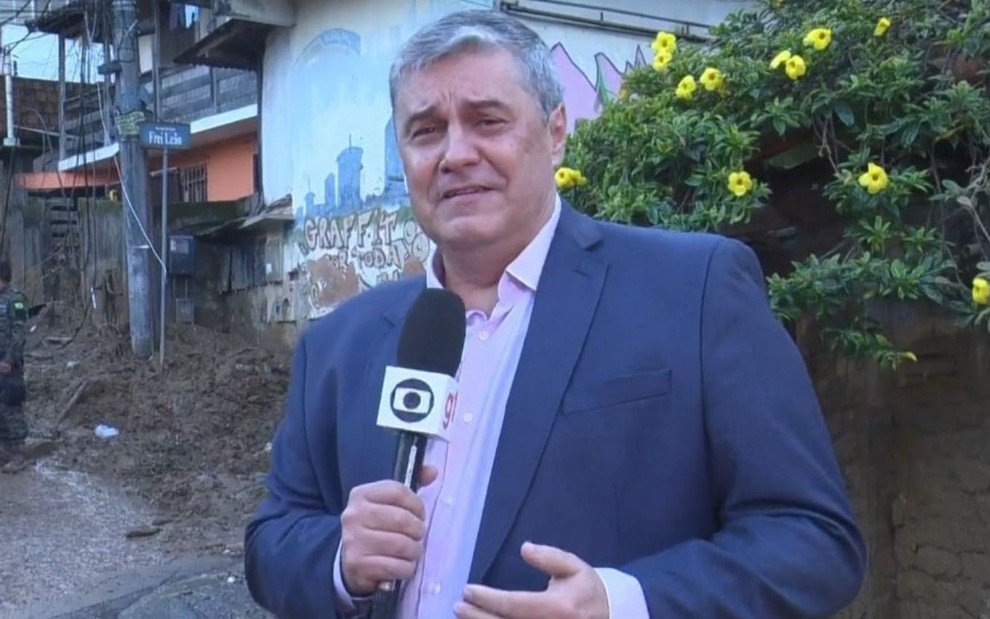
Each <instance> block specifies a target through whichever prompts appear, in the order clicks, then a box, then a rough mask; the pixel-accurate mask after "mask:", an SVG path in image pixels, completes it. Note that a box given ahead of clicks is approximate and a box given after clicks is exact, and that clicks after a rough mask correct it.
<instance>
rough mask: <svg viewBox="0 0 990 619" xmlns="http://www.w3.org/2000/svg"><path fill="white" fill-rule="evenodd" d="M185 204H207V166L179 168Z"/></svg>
mask: <svg viewBox="0 0 990 619" xmlns="http://www.w3.org/2000/svg"><path fill="white" fill-rule="evenodd" d="M179 185H180V188H181V190H182V201H183V202H206V164H205V163H204V164H200V165H197V166H191V167H188V168H179Z"/></svg>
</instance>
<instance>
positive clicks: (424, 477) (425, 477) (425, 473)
mask: <svg viewBox="0 0 990 619" xmlns="http://www.w3.org/2000/svg"><path fill="white" fill-rule="evenodd" d="M439 474H440V471H438V470H437V467H435V466H430V465H428V464H427V465H426V466H424V467H423V468H422V469H420V471H419V487H420V488H425V487H426V486H429V485H430V484H432V483H433V482H434V481H436V479H437V476H438V475H439Z"/></svg>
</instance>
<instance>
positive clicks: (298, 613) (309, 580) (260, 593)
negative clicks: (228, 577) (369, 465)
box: [244, 336, 343, 619]
mask: <svg viewBox="0 0 990 619" xmlns="http://www.w3.org/2000/svg"><path fill="white" fill-rule="evenodd" d="M307 362H308V359H307V338H306V336H303V337H302V338H300V340H299V344H298V345H297V347H296V352H295V355H294V358H293V363H292V375H291V378H290V383H289V393H288V397H287V400H286V407H285V416H284V419H283V420H282V423H281V425H280V426H279V428H278V431H277V432H276V434H275V439H274V441H273V444H272V466H271V471H270V472H269V474H268V478H267V486H268V495H267V497H266V498H265V500H264V502H263V503H262V504H261V506H260V507H259V508H258V510H257V512H256V513H255V515H254V517H253V519H252V520H251V522H250V523H249V524H248V526H247V531H246V537H245V543H244V566H245V576H246V578H247V584H248V588H249V589H250V591H251V595H252V596H253V597H254V599H255V601H257V602H258V603H259V604H260V605H261V606H263V607H265V608H267V609H268V610H270V611H271V612H273V613H274V614H275V615H277V616H279V617H291V618H293V619H305V618H308V617H314V618H315V617H319V618H321V619H323V618H335V617H337V611H336V608H335V604H334V602H335V596H334V582H333V566H334V558H335V556H336V553H337V547H338V545H339V544H340V513H341V511H342V509H343V506H342V503H343V501H342V499H341V496H340V488H339V474H338V472H337V471H328V472H325V476H321V479H324V480H326V479H329V480H330V481H329V482H325V483H331V484H337V487H336V488H325V487H324V488H321V487H320V483H319V480H318V478H317V475H316V471H315V470H314V464H313V461H312V459H311V449H310V441H311V440H317V439H316V438H314V437H309V436H307V419H306V410H307V405H306V404H307V397H308V395H307V375H308V373H309V372H308V368H307ZM328 391H329V390H328ZM320 398H321V406H318V407H313V410H316V409H319V412H320V414H321V415H322V414H325V415H329V416H331V419H332V420H334V419H335V418H336V413H335V411H334V410H332V404H333V402H334V401H335V394H334V393H323V394H320ZM330 426H331V430H332V431H331V432H329V433H328V434H327V435H324V436H320V437H319V438H318V440H321V441H329V442H330V443H331V444H330V450H331V452H333V454H334V457H333V458H332V461H333V462H334V463H336V461H337V459H336V452H335V442H336V437H335V434H336V432H335V430H336V423H335V421H331V422H330ZM334 465H336V464H334Z"/></svg>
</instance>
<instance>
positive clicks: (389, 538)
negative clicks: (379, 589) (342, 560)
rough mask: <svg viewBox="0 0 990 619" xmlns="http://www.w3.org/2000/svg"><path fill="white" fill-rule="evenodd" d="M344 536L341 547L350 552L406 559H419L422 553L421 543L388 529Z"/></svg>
mask: <svg viewBox="0 0 990 619" xmlns="http://www.w3.org/2000/svg"><path fill="white" fill-rule="evenodd" d="M354 538H357V539H353V538H350V537H347V538H344V540H343V542H342V544H341V545H342V547H343V548H344V549H345V550H347V551H351V552H355V553H361V554H362V555H363V556H369V557H371V556H380V557H392V558H395V559H404V560H406V561H419V558H420V556H421V555H422V554H423V545H422V544H421V543H420V542H418V541H416V540H412V539H409V538H408V537H406V536H405V535H403V534H401V533H391V532H389V531H374V532H364V533H359V534H357V535H355V536H354Z"/></svg>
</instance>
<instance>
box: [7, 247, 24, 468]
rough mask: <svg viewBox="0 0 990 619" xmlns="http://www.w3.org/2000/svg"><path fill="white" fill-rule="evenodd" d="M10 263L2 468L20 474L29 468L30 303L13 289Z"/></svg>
mask: <svg viewBox="0 0 990 619" xmlns="http://www.w3.org/2000/svg"><path fill="white" fill-rule="evenodd" d="M10 278H11V273H10V263H9V262H7V261H6V260H0V467H2V469H0V470H2V471H3V472H5V473H16V472H18V471H20V470H22V469H23V468H24V466H25V464H26V460H25V455H24V441H25V439H27V435H28V426H27V417H26V416H25V415H24V407H23V404H24V394H25V389H24V340H25V337H26V333H25V323H26V322H27V317H28V307H27V301H26V299H25V297H24V295H23V294H21V292H20V291H18V290H17V289H15V288H13V287H12V286H11V285H10Z"/></svg>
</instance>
